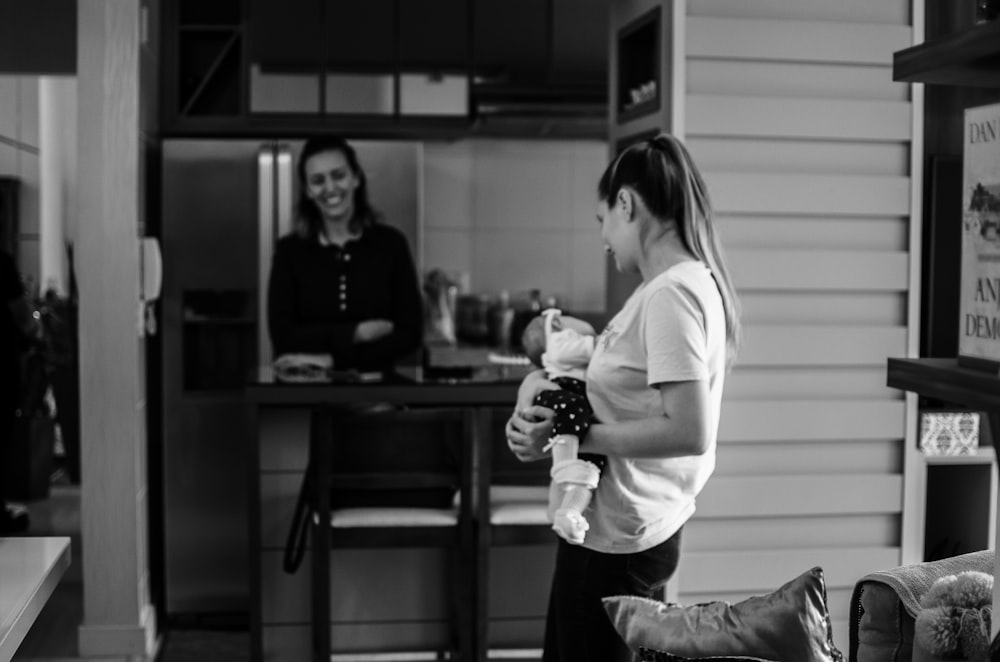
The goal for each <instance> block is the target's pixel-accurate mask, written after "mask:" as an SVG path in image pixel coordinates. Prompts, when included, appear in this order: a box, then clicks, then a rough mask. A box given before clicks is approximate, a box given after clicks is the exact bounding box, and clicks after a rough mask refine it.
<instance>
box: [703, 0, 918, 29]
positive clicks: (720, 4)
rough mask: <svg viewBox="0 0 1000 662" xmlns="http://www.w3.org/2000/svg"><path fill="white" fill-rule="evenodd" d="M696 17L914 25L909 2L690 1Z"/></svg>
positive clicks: (815, 0) (804, 0)
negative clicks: (911, 21)
mask: <svg viewBox="0 0 1000 662" xmlns="http://www.w3.org/2000/svg"><path fill="white" fill-rule="evenodd" d="M687 13H688V16H689V17H692V16H719V17H728V18H758V19H759V18H779V19H794V20H800V21H864V22H865V23H889V24H895V25H907V24H909V22H910V3H909V2H908V0H880V2H871V0H840V2H824V1H823V0H796V1H795V2H788V0H753V1H752V2H750V1H748V0H687Z"/></svg>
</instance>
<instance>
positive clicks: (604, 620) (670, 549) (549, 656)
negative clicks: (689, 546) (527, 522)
mask: <svg viewBox="0 0 1000 662" xmlns="http://www.w3.org/2000/svg"><path fill="white" fill-rule="evenodd" d="M680 547H681V532H680V531H678V532H677V533H675V534H674V535H673V537H671V538H670V539H668V540H667V541H666V542H663V543H661V544H659V545H657V546H656V547H653V548H652V549H648V550H646V551H645V552H639V553H638V554H603V553H601V552H595V551H592V550H589V549H587V548H585V547H581V546H580V545H571V544H569V543H567V542H566V541H565V540H560V541H559V548H558V550H557V552H556V571H555V576H554V577H553V579H552V593H551V595H550V596H549V612H548V616H547V618H546V622H545V652H544V653H543V655H542V660H543V662H630V661H631V660H632V659H633V658H632V652H631V651H630V650H629V649H628V647H627V646H626V645H625V642H624V641H623V640H622V638H621V637H620V636H619V635H618V632H617V631H615V629H614V627H613V626H612V625H611V619H609V618H608V615H607V613H606V612H605V611H604V605H603V604H602V603H601V598H604V597H609V596H613V595H641V596H644V597H659V596H654V593H655V592H656V590H657V589H659V588H661V587H662V586H663V585H664V584H665V583H666V582H667V580H668V579H670V577H671V576H672V575H673V574H674V571H675V570H676V569H677V562H678V561H679V559H680Z"/></svg>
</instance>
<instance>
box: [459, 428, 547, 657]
mask: <svg viewBox="0 0 1000 662" xmlns="http://www.w3.org/2000/svg"><path fill="white" fill-rule="evenodd" d="M509 416H510V410H509V409H495V410H492V411H491V415H490V416H489V417H488V418H487V422H488V426H489V428H488V429H486V430H480V431H479V438H480V439H482V440H483V442H482V445H481V452H480V456H479V458H478V459H479V466H478V474H477V476H478V479H477V485H476V492H477V494H476V497H477V505H478V514H477V516H476V609H475V614H476V637H475V640H476V660H477V661H478V662H485V660H486V659H487V652H488V650H487V649H488V641H489V636H488V635H489V578H490V551H491V549H492V548H493V547H500V546H512V545H551V546H553V553H554V549H555V543H556V540H557V536H556V534H555V532H554V531H552V522H551V520H550V519H549V516H548V494H549V482H550V477H549V470H550V468H551V464H552V463H551V462H548V461H544V460H541V461H538V462H521V461H520V460H518V459H517V458H516V457H514V455H513V454H512V453H511V452H510V449H509V448H508V447H507V439H506V437H505V435H504V425H505V423H506V421H507V418H508V417H509Z"/></svg>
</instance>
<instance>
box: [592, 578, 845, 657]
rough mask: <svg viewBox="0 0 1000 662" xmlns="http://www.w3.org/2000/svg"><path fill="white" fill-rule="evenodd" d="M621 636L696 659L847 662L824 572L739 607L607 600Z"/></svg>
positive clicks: (634, 644) (637, 645)
mask: <svg viewBox="0 0 1000 662" xmlns="http://www.w3.org/2000/svg"><path fill="white" fill-rule="evenodd" d="M604 608H605V610H606V611H607V613H608V616H609V617H610V618H611V622H612V623H613V624H614V626H615V629H616V630H617V631H618V634H620V635H621V637H622V639H624V640H625V643H626V644H628V646H629V648H631V649H632V650H633V651H635V652H638V651H639V649H640V647H644V648H649V649H653V650H659V651H669V652H670V653H671V654H673V655H675V656H676V655H681V656H687V657H692V658H704V657H711V656H713V655H714V656H716V657H718V656H725V655H730V656H739V655H744V656H746V655H749V656H753V657H758V658H764V659H766V660H795V661H796V662H843V659H844V658H843V655H841V654H840V651H838V650H837V648H836V647H835V646H834V645H833V639H832V630H831V627H830V615H829V613H828V611H827V606H826V583H825V582H824V580H823V569H822V568H818V567H817V568H813V569H812V570H809V571H808V572H805V573H803V574H801V575H799V576H798V577H796V578H795V579H793V580H792V581H790V582H788V583H787V584H785V585H784V586H782V587H781V588H779V589H778V590H776V591H774V592H773V593H769V594H767V595H761V596H754V597H752V598H748V599H746V600H744V601H742V602H738V603H736V604H730V603H728V602H707V603H704V604H697V605H690V606H682V605H674V604H666V603H663V602H660V601H658V600H651V599H649V598H643V597H639V596H634V595H622V596H613V597H608V598H604Z"/></svg>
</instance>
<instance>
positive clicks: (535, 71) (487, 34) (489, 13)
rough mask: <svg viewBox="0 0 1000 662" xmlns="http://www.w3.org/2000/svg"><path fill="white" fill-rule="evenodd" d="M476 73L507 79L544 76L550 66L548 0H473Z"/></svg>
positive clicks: (534, 79) (509, 80)
mask: <svg viewBox="0 0 1000 662" xmlns="http://www.w3.org/2000/svg"><path fill="white" fill-rule="evenodd" d="M473 1H474V2H475V9H474V11H475V21H474V28H473V29H474V36H473V48H474V58H475V73H476V75H477V76H483V77H486V78H490V79H497V80H498V81H503V82H523V81H536V80H544V79H546V78H547V77H548V68H549V47H548V43H549V41H548V35H549V29H550V28H549V23H550V18H551V17H550V15H549V8H548V3H547V2H541V1H540V0H473Z"/></svg>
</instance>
